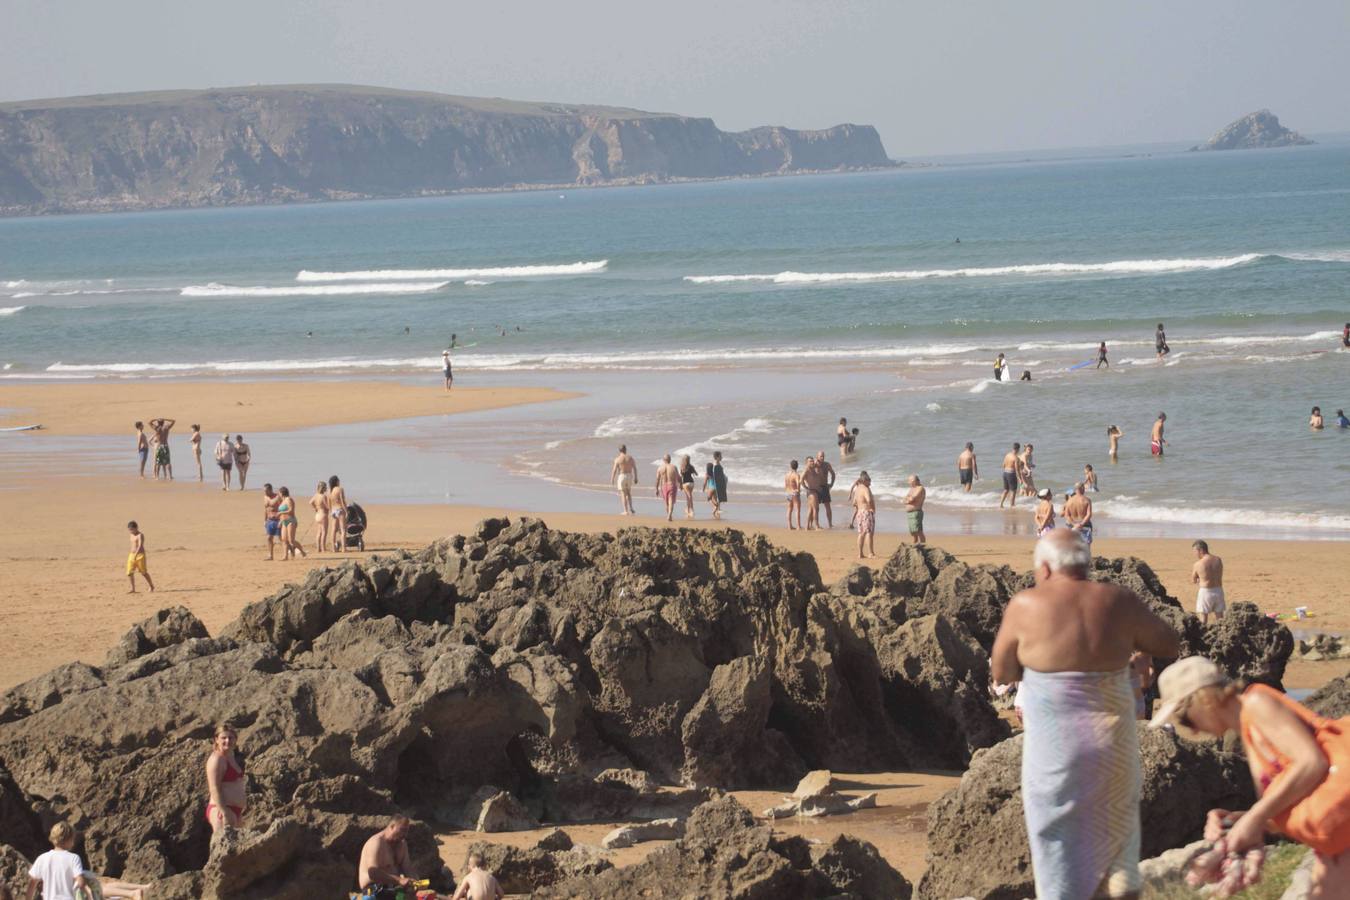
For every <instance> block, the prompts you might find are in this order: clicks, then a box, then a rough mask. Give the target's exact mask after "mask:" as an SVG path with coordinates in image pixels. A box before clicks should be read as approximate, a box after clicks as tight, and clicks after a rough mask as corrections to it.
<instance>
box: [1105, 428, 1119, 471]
mask: <svg viewBox="0 0 1350 900" xmlns="http://www.w3.org/2000/svg"><path fill="white" fill-rule="evenodd" d="M1120 435H1121V431H1120V428H1119V427H1117V426H1115V425H1107V426H1106V439H1107V441H1109V442H1110V449H1108V450H1107V451H1106V452H1107V455H1108V456H1110V457H1111V462H1116V461H1117V457H1118V456H1119V455H1120Z"/></svg>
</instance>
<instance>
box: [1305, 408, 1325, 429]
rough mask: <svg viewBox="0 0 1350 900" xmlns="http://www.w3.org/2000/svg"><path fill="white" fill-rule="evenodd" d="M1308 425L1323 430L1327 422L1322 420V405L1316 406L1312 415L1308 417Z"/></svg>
mask: <svg viewBox="0 0 1350 900" xmlns="http://www.w3.org/2000/svg"><path fill="white" fill-rule="evenodd" d="M1308 427H1309V428H1311V429H1312V430H1313V431H1321V430H1322V429H1323V428H1324V427H1325V424H1324V423H1323V422H1322V407H1320V406H1314V407H1313V408H1312V415H1311V416H1309V417H1308Z"/></svg>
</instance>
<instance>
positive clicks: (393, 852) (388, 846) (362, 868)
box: [356, 816, 412, 897]
mask: <svg viewBox="0 0 1350 900" xmlns="http://www.w3.org/2000/svg"><path fill="white" fill-rule="evenodd" d="M411 824H412V823H411V821H410V820H409V819H408V817H407V816H393V817H392V818H390V819H389V824H388V825H386V826H384V829H383V830H381V831H379V832H378V833H376V834H374V835H372V836H371V838H370V839H369V840H368V841H366V843H365V845H364V846H363V847H362V848H361V861H360V863H358V864H357V868H356V881H357V884H358V885H360V887H361V889H362V890H365V889H366V888H368V887H375V888H377V890H376V892H375V896H376V897H384V896H388V897H393V896H394V889H395V888H400V887H407V886H409V885H410V884H412V878H411V877H410V876H409V875H408V868H409V862H408V840H407V838H408V828H409V827H410V825H411Z"/></svg>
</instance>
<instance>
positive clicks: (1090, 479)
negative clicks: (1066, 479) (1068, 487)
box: [1083, 463, 1097, 491]
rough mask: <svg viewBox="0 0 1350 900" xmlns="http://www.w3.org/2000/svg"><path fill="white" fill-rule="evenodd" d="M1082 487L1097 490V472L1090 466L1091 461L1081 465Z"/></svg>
mask: <svg viewBox="0 0 1350 900" xmlns="http://www.w3.org/2000/svg"><path fill="white" fill-rule="evenodd" d="M1083 487H1085V488H1087V489H1088V490H1089V491H1095V490H1097V473H1096V472H1095V471H1094V470H1093V468H1092V463H1088V464H1087V465H1085V466H1083Z"/></svg>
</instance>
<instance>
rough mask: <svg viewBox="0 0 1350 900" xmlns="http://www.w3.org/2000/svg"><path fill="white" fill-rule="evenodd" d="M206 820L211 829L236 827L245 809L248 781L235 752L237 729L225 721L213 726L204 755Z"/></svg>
mask: <svg viewBox="0 0 1350 900" xmlns="http://www.w3.org/2000/svg"><path fill="white" fill-rule="evenodd" d="M206 791H207V801H206V824H208V825H210V826H211V830H212V831H213V832H215V831H220V830H221V829H224V828H238V827H240V825H241V824H242V823H243V821H244V814H245V813H246V812H248V782H247V781H246V780H245V778H244V763H243V759H242V757H241V755H240V753H239V732H237V731H235V730H234V727H233V726H232V725H230V724H228V723H221V724H220V725H218V726H217V727H216V733H215V734H214V735H213V736H212V741H211V755H210V756H208V757H206Z"/></svg>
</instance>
